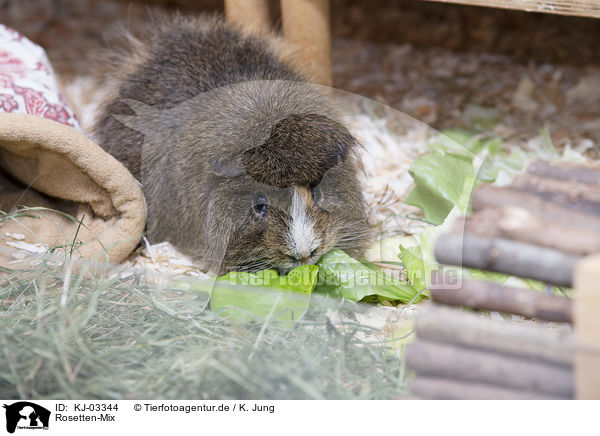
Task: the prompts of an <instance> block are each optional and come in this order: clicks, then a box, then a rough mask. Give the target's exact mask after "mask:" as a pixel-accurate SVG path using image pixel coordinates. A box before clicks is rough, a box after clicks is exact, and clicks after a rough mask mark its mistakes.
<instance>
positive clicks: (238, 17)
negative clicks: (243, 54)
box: [225, 0, 271, 33]
mask: <svg viewBox="0 0 600 436" xmlns="http://www.w3.org/2000/svg"><path fill="white" fill-rule="evenodd" d="M225 15H226V16H227V20H228V21H229V22H231V23H234V24H238V25H240V26H243V27H246V28H247V29H249V30H252V31H255V32H261V33H266V32H269V31H270V30H271V15H270V13H269V0H225Z"/></svg>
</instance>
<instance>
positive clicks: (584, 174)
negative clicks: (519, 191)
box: [526, 161, 600, 187]
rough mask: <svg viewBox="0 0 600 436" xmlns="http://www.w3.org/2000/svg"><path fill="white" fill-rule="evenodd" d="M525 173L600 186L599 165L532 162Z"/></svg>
mask: <svg viewBox="0 0 600 436" xmlns="http://www.w3.org/2000/svg"><path fill="white" fill-rule="evenodd" d="M526 173H527V174H532V175H534V176H539V177H545V178H550V179H556V180H564V181H568V182H577V183H587V184H590V185H594V186H597V187H600V165H598V164H576V163H570V162H542V161H537V162H532V163H530V164H529V165H527V169H526Z"/></svg>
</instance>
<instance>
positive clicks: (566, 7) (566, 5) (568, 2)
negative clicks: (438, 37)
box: [427, 0, 600, 18]
mask: <svg viewBox="0 0 600 436" xmlns="http://www.w3.org/2000/svg"><path fill="white" fill-rule="evenodd" d="M427 1H436V2H441V3H459V4H463V5H470V6H485V7H491V8H503V9H515V10H520V11H527V12H544V13H548V14H558V15H577V16H581V17H595V18H600V1H598V0H552V1H541V0H427Z"/></svg>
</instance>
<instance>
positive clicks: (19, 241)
mask: <svg viewBox="0 0 600 436" xmlns="http://www.w3.org/2000/svg"><path fill="white" fill-rule="evenodd" d="M0 210H2V211H3V214H1V215H0V247H6V248H13V250H12V253H8V252H6V250H2V252H1V253H0V265H2V266H4V267H14V266H18V265H19V264H20V262H19V258H20V257H19V254H18V253H16V252H15V250H14V248H21V249H24V250H25V251H30V252H36V251H37V252H40V253H42V252H54V253H57V254H63V255H67V256H71V257H84V258H87V259H91V260H95V261H110V262H114V263H117V262H121V261H123V260H124V259H125V258H127V256H128V255H129V254H130V253H131V251H132V250H133V249H134V248H135V247H136V245H137V244H138V242H139V241H140V238H141V236H142V233H143V231H144V227H145V223H146V208H145V203H144V197H143V194H142V191H141V189H140V186H139V184H138V182H137V181H136V180H135V179H134V178H133V176H132V175H131V173H129V171H128V170H127V169H126V168H125V167H124V166H123V165H122V164H121V163H120V162H118V161H117V160H116V159H115V158H113V157H112V156H111V155H109V154H108V153H106V152H105V151H104V150H103V149H102V148H100V147H99V146H98V145H97V144H95V143H94V142H92V141H91V140H89V139H88V138H86V137H85V136H84V135H83V134H82V133H80V132H79V131H78V130H77V129H75V128H73V127H70V126H67V125H64V124H61V123H58V122H56V121H52V120H49V119H44V118H41V117H38V116H35V115H28V114H17V113H2V112H0ZM6 213H8V214H9V215H8V217H7V215H5V214H6Z"/></svg>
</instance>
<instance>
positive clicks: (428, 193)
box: [406, 153, 475, 225]
mask: <svg viewBox="0 0 600 436" xmlns="http://www.w3.org/2000/svg"><path fill="white" fill-rule="evenodd" d="M409 173H410V175H411V176H412V178H413V179H414V181H415V188H414V189H413V190H412V191H411V192H410V194H409V195H408V197H407V199H406V203H407V204H410V205H413V206H417V207H419V208H421V209H422V210H423V212H424V213H425V219H426V220H427V221H429V222H430V223H432V224H435V225H439V224H441V223H443V222H444V219H446V217H447V216H448V214H449V213H450V211H451V210H452V208H453V207H455V206H456V207H458V208H459V209H460V210H461V211H462V212H463V213H464V212H466V209H467V206H468V199H469V197H470V194H471V191H472V189H473V186H474V184H475V171H474V169H473V164H472V162H471V160H470V159H469V158H467V157H465V156H461V155H457V154H451V153H446V154H441V153H431V154H426V155H424V156H422V157H420V158H419V159H417V160H416V161H414V162H413V164H412V165H411V167H410V170H409Z"/></svg>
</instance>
